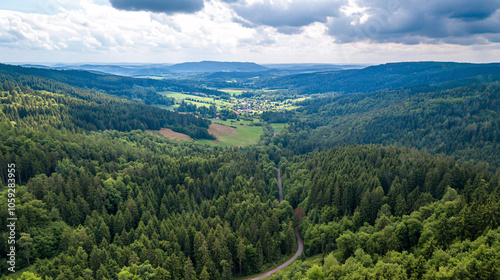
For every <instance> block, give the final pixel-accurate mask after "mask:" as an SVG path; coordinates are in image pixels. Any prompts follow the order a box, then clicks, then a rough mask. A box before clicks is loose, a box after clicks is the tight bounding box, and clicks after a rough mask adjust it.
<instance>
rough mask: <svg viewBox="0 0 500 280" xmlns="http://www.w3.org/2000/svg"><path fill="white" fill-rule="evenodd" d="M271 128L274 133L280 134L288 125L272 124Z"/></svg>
mask: <svg viewBox="0 0 500 280" xmlns="http://www.w3.org/2000/svg"><path fill="white" fill-rule="evenodd" d="M271 126H272V128H273V130H274V132H277V133H280V132H281V131H282V130H283V128H285V126H286V123H272V124H271Z"/></svg>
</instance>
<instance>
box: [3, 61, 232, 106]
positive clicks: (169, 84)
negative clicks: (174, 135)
mask: <svg viewBox="0 0 500 280" xmlns="http://www.w3.org/2000/svg"><path fill="white" fill-rule="evenodd" d="M0 73H2V74H9V75H12V76H13V77H14V79H16V81H17V82H22V83H23V84H25V85H27V86H30V87H32V88H33V89H39V90H41V89H43V90H48V91H54V90H53V89H52V88H47V87H46V86H47V85H46V84H44V83H43V82H42V83H40V82H39V80H47V81H52V82H53V81H58V82H61V83H65V84H68V85H71V86H75V87H78V88H81V89H89V90H98V91H104V92H106V93H108V94H113V95H117V96H120V97H123V98H127V99H130V100H134V99H139V100H142V101H143V102H144V103H146V104H160V105H167V106H168V105H172V104H174V100H173V99H172V98H165V97H164V96H162V95H160V94H158V93H157V92H160V91H179V92H204V93H207V94H212V95H225V93H223V92H220V91H217V90H211V89H206V88H203V87H199V86H198V85H195V84H193V83H190V82H182V81H175V80H158V79H138V78H131V77H122V76H113V75H103V74H97V73H92V72H88V71H80V70H49V69H42V68H26V67H19V66H12V65H6V64H0ZM40 78H41V79H40ZM49 83H50V82H49Z"/></svg>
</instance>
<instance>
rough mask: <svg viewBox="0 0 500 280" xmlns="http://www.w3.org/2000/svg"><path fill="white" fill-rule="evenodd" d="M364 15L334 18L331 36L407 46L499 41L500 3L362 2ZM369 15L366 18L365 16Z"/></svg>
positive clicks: (459, 0) (435, 0)
mask: <svg viewBox="0 0 500 280" xmlns="http://www.w3.org/2000/svg"><path fill="white" fill-rule="evenodd" d="M357 3H358V5H359V6H360V7H364V8H365V10H364V11H363V13H354V14H351V15H349V16H347V15H342V16H340V17H332V18H330V19H329V22H328V24H327V27H328V30H329V31H328V33H329V34H330V35H333V36H334V37H335V39H336V41H337V42H344V43H345V42H353V41H361V40H370V41H374V42H395V43H404V44H418V43H422V42H423V43H450V44H461V45H470V44H476V43H488V42H494V41H497V38H498V33H500V10H499V8H500V1H499V0H484V1H470V0H453V1H451V0H425V1H417V0H413V1H403V0H361V1H358V2H357ZM364 14H367V15H369V17H368V19H367V20H366V19H363V15H364Z"/></svg>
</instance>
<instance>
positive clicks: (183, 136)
mask: <svg viewBox="0 0 500 280" xmlns="http://www.w3.org/2000/svg"><path fill="white" fill-rule="evenodd" d="M147 132H149V133H153V134H157V135H158V134H159V135H162V136H165V137H167V138H170V139H175V140H183V139H191V137H189V135H186V134H183V133H179V132H175V131H173V130H172V129H170V128H162V129H160V130H147Z"/></svg>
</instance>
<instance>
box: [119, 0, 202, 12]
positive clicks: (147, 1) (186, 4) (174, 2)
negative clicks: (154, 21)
mask: <svg viewBox="0 0 500 280" xmlns="http://www.w3.org/2000/svg"><path fill="white" fill-rule="evenodd" d="M109 2H110V3H111V5H112V6H113V7H114V8H115V9H120V10H126V11H150V12H155V13H166V14H173V13H194V12H197V11H200V10H201V9H203V0H110V1H109Z"/></svg>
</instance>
